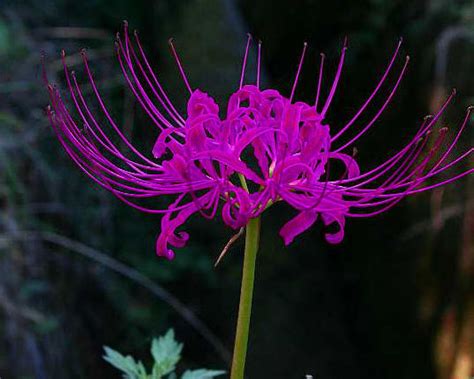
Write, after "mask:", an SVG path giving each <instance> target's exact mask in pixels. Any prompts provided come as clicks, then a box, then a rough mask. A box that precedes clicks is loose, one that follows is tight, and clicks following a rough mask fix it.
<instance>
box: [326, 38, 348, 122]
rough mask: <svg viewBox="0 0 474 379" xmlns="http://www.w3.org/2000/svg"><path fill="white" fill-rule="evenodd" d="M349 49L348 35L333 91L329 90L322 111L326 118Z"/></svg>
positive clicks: (345, 39)
mask: <svg viewBox="0 0 474 379" xmlns="http://www.w3.org/2000/svg"><path fill="white" fill-rule="evenodd" d="M346 50H347V37H346V38H344V45H343V47H342V51H341V58H340V59H339V65H338V67H337V71H336V76H335V77H334V81H333V83H332V87H331V91H330V92H329V96H328V98H327V99H326V103H324V107H323V110H322V111H321V115H322V117H323V118H324V116H325V115H326V112H327V110H328V108H329V106H330V105H331V102H332V99H333V98H334V94H335V93H336V89H337V85H338V84H339V79H340V78H341V72H342V66H343V65H344V57H345V56H346Z"/></svg>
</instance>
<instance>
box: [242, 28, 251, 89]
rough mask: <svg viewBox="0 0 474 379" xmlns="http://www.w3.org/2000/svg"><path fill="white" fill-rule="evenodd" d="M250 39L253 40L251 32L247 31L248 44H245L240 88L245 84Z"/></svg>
mask: <svg viewBox="0 0 474 379" xmlns="http://www.w3.org/2000/svg"><path fill="white" fill-rule="evenodd" d="M250 41H252V35H251V34H250V33H247V45H246V46H245V53H244V60H243V62H242V71H241V73H240V83H239V89H242V87H243V85H244V76H245V68H246V67H247V57H248V55H249V48H250Z"/></svg>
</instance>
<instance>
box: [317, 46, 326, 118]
mask: <svg viewBox="0 0 474 379" xmlns="http://www.w3.org/2000/svg"><path fill="white" fill-rule="evenodd" d="M320 55H321V63H320V64H319V76H318V88H317V90H316V100H315V101H314V109H316V112H317V111H318V103H319V93H320V92H321V83H322V81H323V70H324V58H326V55H324V53H321V54H320Z"/></svg>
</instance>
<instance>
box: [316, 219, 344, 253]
mask: <svg viewBox="0 0 474 379" xmlns="http://www.w3.org/2000/svg"><path fill="white" fill-rule="evenodd" d="M321 217H322V219H323V222H324V225H326V226H327V225H331V224H333V223H336V224H337V228H338V229H337V231H336V232H334V233H326V234H325V235H324V237H325V238H326V241H328V242H329V243H331V244H334V245H335V244H338V243H341V241H342V240H343V239H344V225H345V223H346V220H345V218H344V216H343V215H341V214H334V213H323V214H321Z"/></svg>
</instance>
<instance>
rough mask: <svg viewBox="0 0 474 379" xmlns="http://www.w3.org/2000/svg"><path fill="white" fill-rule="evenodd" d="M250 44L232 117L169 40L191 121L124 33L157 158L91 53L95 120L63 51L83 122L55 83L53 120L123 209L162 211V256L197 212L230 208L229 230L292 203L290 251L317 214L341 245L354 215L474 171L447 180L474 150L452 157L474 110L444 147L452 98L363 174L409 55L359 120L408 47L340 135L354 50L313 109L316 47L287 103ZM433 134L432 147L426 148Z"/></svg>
mask: <svg viewBox="0 0 474 379" xmlns="http://www.w3.org/2000/svg"><path fill="white" fill-rule="evenodd" d="M250 41H251V38H250V36H249V39H248V41H247V45H246V49H245V54H244V59H243V65H242V74H241V80H240V85H239V87H238V89H237V90H236V91H235V92H234V93H233V94H232V95H231V96H230V98H229V100H228V103H227V106H226V108H225V109H222V110H220V109H219V106H218V105H217V104H216V102H215V101H214V99H213V98H212V97H211V96H210V95H208V94H206V93H205V92H203V91H201V90H199V89H193V88H192V87H191V85H190V84H189V81H188V79H187V77H186V75H185V71H184V68H183V66H182V64H181V62H180V60H179V57H178V55H177V53H176V50H175V48H174V45H173V43H172V41H170V46H171V50H172V53H173V56H174V57H175V59H176V62H177V66H178V69H179V71H180V73H181V76H182V78H183V81H184V84H185V86H186V88H187V90H188V91H189V100H188V102H187V111H186V115H182V114H180V113H179V112H178V111H177V110H176V108H175V107H174V106H173V103H172V102H171V101H170V99H169V98H168V96H167V94H166V92H165V90H164V88H163V87H162V85H161V84H160V82H159V80H158V78H157V75H156V74H155V73H154V72H153V71H152V69H151V65H150V63H149V61H148V59H147V57H146V55H145V53H144V50H143V48H142V45H141V44H140V39H139V37H138V34H137V33H135V34H134V36H133V37H132V38H131V37H130V36H129V33H128V27H127V24H125V27H124V33H123V35H122V36H117V42H116V50H117V57H118V61H119V64H120V66H121V69H122V71H123V74H124V78H125V80H126V81H127V83H128V84H129V87H130V89H131V91H132V92H133V94H134V95H135V97H136V99H137V101H138V102H139V104H140V105H141V107H142V108H143V110H144V112H145V113H146V114H147V115H148V116H149V118H150V119H151V121H152V124H153V125H154V126H155V127H156V128H157V139H156V142H155V143H154V146H153V149H152V151H151V154H146V153H142V152H140V151H138V150H137V148H136V147H134V146H133V145H132V143H131V142H130V140H129V139H128V138H127V136H126V135H125V134H124V133H123V132H122V131H121V129H120V128H119V127H118V125H117V124H116V122H115V121H114V120H113V118H112V116H111V115H110V113H109V112H108V110H107V108H106V106H105V104H104V101H103V99H102V97H101V95H100V92H99V90H98V88H97V86H96V84H95V82H94V79H93V76H92V73H91V70H90V68H89V64H88V60H87V56H86V53H85V52H82V53H81V54H82V57H83V61H84V66H85V72H86V74H87V76H88V79H89V81H90V84H91V86H92V91H93V93H94V95H95V97H96V100H97V102H98V104H99V107H100V110H101V112H102V113H103V115H104V116H105V120H106V124H107V125H101V124H100V123H99V121H98V120H97V118H96V117H95V116H94V115H93V114H92V111H91V110H90V107H89V105H88V103H87V101H86V99H85V98H84V96H83V93H82V90H81V87H80V86H79V84H78V81H77V79H76V77H75V75H74V73H70V72H69V69H68V67H67V65H66V60H65V54H64V53H63V62H64V72H65V77H66V82H67V85H68V89H69V96H70V100H71V103H72V104H73V107H74V108H75V109H76V111H77V116H78V117H77V119H75V118H74V117H73V116H72V115H71V113H70V112H69V110H68V108H67V106H66V104H65V102H64V101H63V99H62V97H61V95H60V93H59V91H58V90H57V89H56V88H55V87H54V86H52V85H48V89H49V94H50V99H51V107H50V108H49V110H48V115H49V118H50V121H51V124H52V126H53V128H54V130H55V131H56V133H57V136H58V138H59V140H60V141H61V143H62V145H63V147H64V149H65V150H66V152H67V153H68V154H69V156H70V157H71V158H72V159H73V160H74V161H75V162H76V163H77V165H78V166H79V167H80V168H81V169H82V170H83V171H84V172H85V173H86V174H87V175H88V176H89V177H90V178H92V179H93V180H94V181H96V182H97V183H99V184H100V185H101V186H103V187H104V188H106V189H108V190H110V191H111V192H112V193H113V194H114V195H115V196H117V197H118V198H120V199H121V200H123V201H124V202H125V203H127V204H129V205H131V206H133V207H135V208H137V209H139V210H141V211H144V212H148V213H157V214H163V217H162V220H161V231H160V234H159V235H158V238H157V242H156V249H157V253H158V255H160V256H163V257H166V258H168V259H172V258H173V257H174V252H173V250H172V248H170V246H171V247H174V248H176V247H183V246H184V245H185V244H186V242H187V240H188V238H189V236H188V234H187V233H185V232H177V229H178V228H179V227H180V226H181V225H182V224H183V223H184V222H185V221H186V220H187V219H188V218H189V217H190V216H191V215H193V214H195V213H200V214H201V215H202V216H203V217H205V218H214V217H215V216H216V214H217V213H218V212H220V213H221V215H222V219H223V221H224V222H225V223H226V224H227V225H229V226H230V227H232V228H234V229H238V228H241V227H243V226H245V225H246V224H247V223H248V221H249V220H250V219H251V218H254V217H257V216H259V215H260V214H261V213H262V212H264V211H265V209H267V208H268V207H269V206H271V205H273V204H275V203H278V202H282V201H283V202H286V203H288V204H289V205H291V206H292V207H293V208H294V209H295V210H296V212H297V214H296V216H294V218H292V219H290V220H289V221H288V222H287V223H286V224H285V225H284V226H283V227H282V228H281V230H280V235H281V237H282V238H283V240H284V242H285V244H289V243H291V242H292V241H293V239H294V238H295V237H296V236H297V235H299V234H301V233H302V232H303V231H305V230H306V229H308V228H309V227H311V226H312V225H313V224H314V223H315V222H316V220H317V219H318V217H320V218H321V220H322V222H323V223H324V224H325V225H330V224H334V225H335V226H336V228H335V232H331V233H326V239H327V241H328V242H330V243H339V242H340V241H341V240H342V239H343V237H344V227H345V221H346V218H348V217H369V216H374V215H377V214H380V213H382V212H384V211H386V210H388V209H390V208H392V207H393V206H394V205H396V204H397V203H398V202H399V201H400V200H402V199H403V198H404V197H406V196H408V195H413V194H416V193H419V192H423V191H426V190H429V189H432V188H435V187H439V186H442V185H444V184H447V183H450V182H453V181H455V180H457V179H459V178H461V177H463V176H465V175H468V174H469V173H471V172H473V170H474V169H472V168H471V169H468V170H465V171H462V172H461V173H458V174H457V175H454V176H450V177H448V178H446V177H445V176H443V179H439V176H440V174H441V173H443V172H444V171H446V170H448V169H451V168H453V167H454V166H457V165H458V164H459V163H460V162H461V161H462V160H464V159H466V158H467V157H468V156H470V154H471V153H472V152H473V149H472V148H471V149H469V150H467V151H466V152H464V153H462V154H460V155H459V156H457V157H455V158H451V159H449V156H450V155H451V154H450V153H451V152H452V151H453V149H454V147H455V145H456V143H457V142H458V140H459V138H460V135H461V133H462V132H463V130H464V129H465V127H466V125H467V123H468V121H469V118H470V112H471V108H469V109H468V111H467V114H466V116H465V118H464V121H463V122H462V125H461V127H460V128H459V129H458V131H457V133H455V135H454V137H453V138H451V141H450V142H448V143H446V142H445V140H446V137H447V134H448V132H447V129H446V128H442V129H439V130H438V131H436V132H434V131H433V130H434V127H435V125H436V123H437V121H438V120H439V118H440V116H441V114H442V113H443V112H444V110H445V109H446V107H447V106H448V104H449V103H450V102H451V100H452V98H453V96H454V92H453V94H451V95H450V96H449V97H448V99H447V100H446V102H445V103H444V104H443V106H442V107H441V109H440V110H439V111H438V113H437V114H435V115H434V116H430V117H426V118H425V119H424V121H423V123H422V124H421V126H420V127H419V128H418V130H417V131H416V132H414V133H413V138H412V139H411V141H410V142H408V143H407V144H406V145H405V146H404V147H403V148H401V149H399V150H398V152H397V153H395V154H393V155H392V156H390V157H389V158H387V159H386V160H385V161H383V162H382V163H381V164H379V165H377V166H376V167H374V168H372V169H370V170H368V171H364V172H362V171H361V169H360V167H359V165H358V163H357V161H356V156H355V152H354V149H353V144H354V142H355V141H356V140H358V139H359V138H360V137H361V136H362V135H363V134H365V133H366V132H367V131H368V130H369V129H370V128H371V127H372V126H373V125H374V124H375V123H376V121H377V120H378V119H379V117H380V115H381V114H382V112H383V111H384V110H385V108H386V107H387V106H388V104H389V102H390V101H391V99H392V97H393V96H394V94H395V92H396V90H397V88H398V86H399V84H400V82H401V79H402V77H403V75H404V73H405V71H406V68H407V64H408V61H409V59H408V57H407V58H406V60H405V63H404V65H403V67H402V69H401V71H400V72H399V73H398V74H397V76H396V79H395V84H394V85H393V87H392V88H391V89H390V90H389V94H388V96H387V98H386V99H385V101H384V102H383V105H382V106H381V108H380V109H379V110H378V111H377V112H376V113H375V115H374V116H373V117H372V118H371V119H370V121H369V122H368V123H367V124H365V125H358V124H357V123H358V121H359V118H360V116H361V114H362V113H363V112H364V111H366V108H367V106H368V105H369V104H370V103H371V102H372V100H373V98H374V97H375V96H376V95H378V94H379V92H380V89H381V88H382V86H383V85H384V84H385V82H386V79H387V77H388V76H389V74H390V73H391V71H392V68H393V66H394V63H395V61H396V59H397V56H398V53H399V49H400V45H401V41H400V42H399V44H398V45H397V48H396V50H395V53H394V54H393V56H392V57H391V59H390V61H389V63H388V66H387V68H386V69H385V71H384V72H383V74H382V76H381V78H380V80H379V82H378V83H377V84H376V86H375V88H374V89H373V91H372V93H371V94H370V95H369V96H368V98H367V99H366V100H365V101H364V102H363V104H362V106H361V107H360V108H359V110H358V111H357V112H356V113H355V114H354V115H353V117H352V118H351V119H350V120H349V121H348V122H347V123H346V124H345V125H343V126H342V127H339V126H338V127H337V128H333V127H332V126H330V125H328V124H327V123H326V122H325V119H326V114H327V112H328V110H329V108H330V105H331V102H332V100H333V98H334V96H335V94H336V90H337V87H338V83H339V80H340V78H341V73H342V67H343V63H344V57H345V54H346V50H347V46H346V43H344V46H343V48H342V51H341V56H340V60H339V64H338V67H337V71H336V74H335V77H334V79H333V82H332V85H331V87H330V90H329V95H328V96H327V98H326V99H325V101H324V102H322V101H321V103H322V104H320V90H321V82H322V77H323V67H324V59H325V57H324V55H321V63H320V68H319V77H318V82H317V91H316V99H315V102H314V103H313V104H307V103H304V102H297V101H294V100H293V98H294V94H295V89H296V86H297V82H298V79H299V76H300V71H301V67H302V64H303V60H304V56H305V53H306V49H307V46H306V44H305V45H304V48H303V52H302V55H301V59H300V61H299V65H298V68H297V73H296V77H295V80H294V83H293V87H292V90H291V94H290V96H288V97H285V96H284V95H282V94H280V93H279V92H278V91H277V90H274V89H262V88H260V62H261V59H260V57H261V43H259V44H258V59H257V62H258V64H257V66H258V69H257V80H256V83H254V84H251V85H244V79H245V78H244V74H245V68H246V62H247V56H248V53H249V47H250ZM79 125H83V126H84V127H83V128H82V127H80V126H79ZM349 129H354V130H355V136H353V137H352V138H348V139H347V141H345V142H340V140H341V139H342V138H344V137H345V136H346V132H347V131H348V130H349ZM111 133H113V134H115V136H111ZM430 139H432V140H433V142H432V143H428V141H429V140H430ZM117 141H118V142H117ZM120 146H122V147H123V146H124V147H125V148H126V150H127V151H126V152H125V151H124V149H122V148H121V147H120ZM336 162H339V163H338V165H339V166H342V167H343V170H342V172H341V170H339V171H338V170H331V166H332V165H334V164H335V163H336ZM336 164H337V163H336ZM334 171H336V173H337V176H336V175H335V174H334ZM437 178H438V179H437ZM428 180H430V181H429V182H428V183H427V181H428ZM165 195H166V198H168V199H172V201H171V202H170V203H169V204H168V205H167V206H166V207H164V208H163V209H157V208H152V207H150V206H148V205H146V202H145V203H144V201H146V199H150V198H152V199H153V198H155V197H157V196H165Z"/></svg>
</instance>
